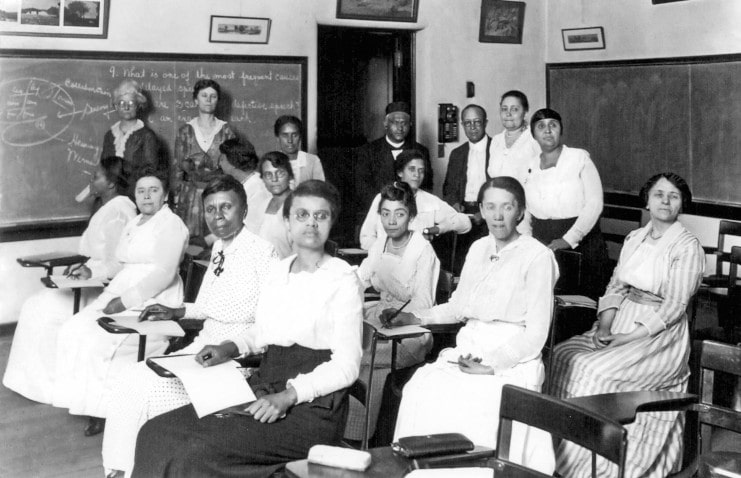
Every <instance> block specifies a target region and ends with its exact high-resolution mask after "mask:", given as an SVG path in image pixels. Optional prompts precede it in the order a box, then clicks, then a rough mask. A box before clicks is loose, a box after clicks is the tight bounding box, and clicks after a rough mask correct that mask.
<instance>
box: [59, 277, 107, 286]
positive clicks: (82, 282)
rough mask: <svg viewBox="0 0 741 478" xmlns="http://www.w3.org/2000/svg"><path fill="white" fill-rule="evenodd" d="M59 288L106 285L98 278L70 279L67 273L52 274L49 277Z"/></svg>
mask: <svg viewBox="0 0 741 478" xmlns="http://www.w3.org/2000/svg"><path fill="white" fill-rule="evenodd" d="M49 279H51V281H52V282H54V285H56V286H57V288H59V289H74V288H76V287H105V284H103V283H102V282H101V281H99V280H98V279H70V278H69V277H67V276H65V275H52V276H50V277H49Z"/></svg>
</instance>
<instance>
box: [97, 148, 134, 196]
mask: <svg viewBox="0 0 741 478" xmlns="http://www.w3.org/2000/svg"><path fill="white" fill-rule="evenodd" d="M125 164H126V162H125V160H124V159H123V158H120V157H118V156H106V157H105V158H101V159H100V164H99V166H100V170H101V171H103V176H105V178H106V180H107V181H108V182H109V183H112V184H113V185H114V186H115V187H116V192H117V193H118V194H120V195H122V196H125V195H127V194H129V175H128V173H127V172H126V170H125V168H124V165H125Z"/></svg>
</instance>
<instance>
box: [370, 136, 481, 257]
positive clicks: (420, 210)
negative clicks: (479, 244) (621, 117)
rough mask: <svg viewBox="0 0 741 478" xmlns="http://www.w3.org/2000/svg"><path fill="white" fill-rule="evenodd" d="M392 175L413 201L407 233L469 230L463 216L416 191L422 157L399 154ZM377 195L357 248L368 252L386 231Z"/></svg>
mask: <svg viewBox="0 0 741 478" xmlns="http://www.w3.org/2000/svg"><path fill="white" fill-rule="evenodd" d="M394 172H395V173H396V177H397V178H399V181H403V182H405V183H407V184H408V185H409V187H411V188H412V192H414V201H415V202H416V204H417V216H416V217H415V218H414V220H412V221H411V222H410V223H409V229H410V230H412V231H417V232H419V233H423V231H424V230H425V229H429V228H437V229H436V233H435V234H444V233H446V232H449V231H455V232H456V233H457V234H465V233H466V232H468V231H470V230H471V220H470V219H469V218H468V216H467V215H466V214H463V213H461V212H458V211H456V210H455V209H453V207H452V206H450V205H449V204H448V203H446V202H445V201H443V200H442V199H440V198H439V197H437V196H435V195H434V194H430V193H428V192H427V191H423V190H422V189H420V185H421V184H422V183H423V182H424V179H425V173H426V171H425V160H424V157H423V156H422V154H421V153H420V152H419V151H417V150H414V149H409V150H405V151H402V152H401V154H399V156H397V157H396V160H395V161H394ZM380 203H381V195H380V194H376V197H375V198H373V202H372V203H371V207H370V209H368V214H367V215H366V217H365V221H363V225H362V226H361V228H360V247H362V248H363V249H365V250H369V249H370V248H371V247H372V246H373V244H374V243H375V242H376V241H377V240H380V241H382V242H383V241H385V240H386V231H385V230H384V229H383V224H382V223H381V216H380V214H379V210H380V209H379V205H380Z"/></svg>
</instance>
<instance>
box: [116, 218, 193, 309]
mask: <svg viewBox="0 0 741 478" xmlns="http://www.w3.org/2000/svg"><path fill="white" fill-rule="evenodd" d="M178 221H179V220H178ZM173 226H175V227H177V230H173V229H174V227H173ZM152 241H153V242H154V254H153V260H152V266H153V267H152V269H151V270H150V271H149V273H147V274H145V275H143V276H142V277H141V279H140V280H139V281H138V282H136V283H135V284H133V285H132V286H131V287H130V288H129V289H127V290H125V291H124V292H123V294H121V301H122V302H123V305H124V306H126V308H127V309H129V308H131V307H135V306H137V305H140V304H142V303H144V301H146V300H147V299H150V298H152V297H154V296H155V295H157V294H159V293H160V292H162V291H163V290H164V289H165V288H166V287H167V286H168V285H169V284H170V282H172V279H173V277H175V274H177V270H178V265H179V264H180V260H181V258H182V256H183V251H184V250H185V246H186V245H187V242H188V230H187V229H186V228H185V226H184V225H183V224H182V223H179V224H177V223H176V222H175V221H166V222H165V223H164V224H162V225H161V226H160V227H159V228H158V230H157V231H156V232H155V237H153V238H152Z"/></svg>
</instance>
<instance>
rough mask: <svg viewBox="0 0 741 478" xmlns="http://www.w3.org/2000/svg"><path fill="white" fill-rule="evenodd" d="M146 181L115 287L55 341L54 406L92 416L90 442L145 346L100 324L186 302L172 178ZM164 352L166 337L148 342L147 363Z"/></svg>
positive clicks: (120, 251)
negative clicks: (118, 381)
mask: <svg viewBox="0 0 741 478" xmlns="http://www.w3.org/2000/svg"><path fill="white" fill-rule="evenodd" d="M140 174H141V177H139V179H138V180H137V181H136V187H135V188H134V193H135V196H136V205H137V207H138V208H139V212H140V214H139V215H138V216H136V217H135V218H134V219H132V220H131V221H129V223H128V224H126V227H125V228H124V230H123V233H122V234H121V240H120V241H119V243H118V247H117V248H116V260H117V263H116V273H115V275H114V276H113V280H111V282H110V284H108V286H107V287H106V288H105V289H104V290H103V293H102V294H100V296H99V297H98V298H97V299H95V301H93V302H92V303H91V304H90V305H88V306H87V307H85V308H84V309H83V310H81V311H80V312H79V313H77V314H75V315H74V316H73V317H72V318H71V319H70V320H68V321H67V322H65V324H64V325H63V326H62V327H61V329H60V331H59V336H58V339H57V353H56V362H55V364H54V365H55V371H54V381H53V384H52V393H53V395H52V404H53V405H54V406H55V407H63V408H68V409H69V411H70V413H72V414H74V415H88V416H90V417H91V418H90V422H89V424H88V426H87V427H86V429H85V434H86V435H94V434H97V433H100V432H101V431H102V429H103V421H102V419H103V418H105V416H106V411H107V405H108V401H107V393H108V392H109V388H110V386H111V385H112V383H113V378H114V377H116V376H117V375H118V374H119V373H120V371H121V369H122V368H123V367H125V366H126V365H128V364H130V363H132V362H135V361H136V356H137V351H138V344H139V338H138V335H134V334H131V335H125V334H109V333H107V332H106V331H104V330H103V329H102V328H101V327H100V326H99V325H98V324H97V322H96V319H98V318H99V317H101V316H105V315H110V314H116V313H119V312H124V311H126V310H129V311H131V310H132V309H135V308H139V307H143V306H145V305H146V303H147V302H148V301H150V300H151V301H155V302H158V303H162V304H165V305H167V306H170V307H178V306H180V304H181V303H182V301H183V284H182V281H181V280H180V275H179V274H178V265H179V264H180V261H181V260H182V258H183V254H184V251H185V247H186V245H187V244H188V229H187V228H186V227H185V224H183V221H181V220H180V218H179V217H177V216H176V215H175V214H174V213H173V212H172V211H170V208H168V207H167V205H166V201H167V192H168V189H167V185H168V176H167V174H166V173H165V172H162V171H157V170H154V169H150V168H144V169H142V170H141V171H140ZM84 276H87V273H86V274H84V275H83V277H84ZM135 313H138V312H135ZM166 347H167V337H158V336H149V337H147V350H146V354H147V355H153V354H157V353H162V352H164V350H165V348H166Z"/></svg>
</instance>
